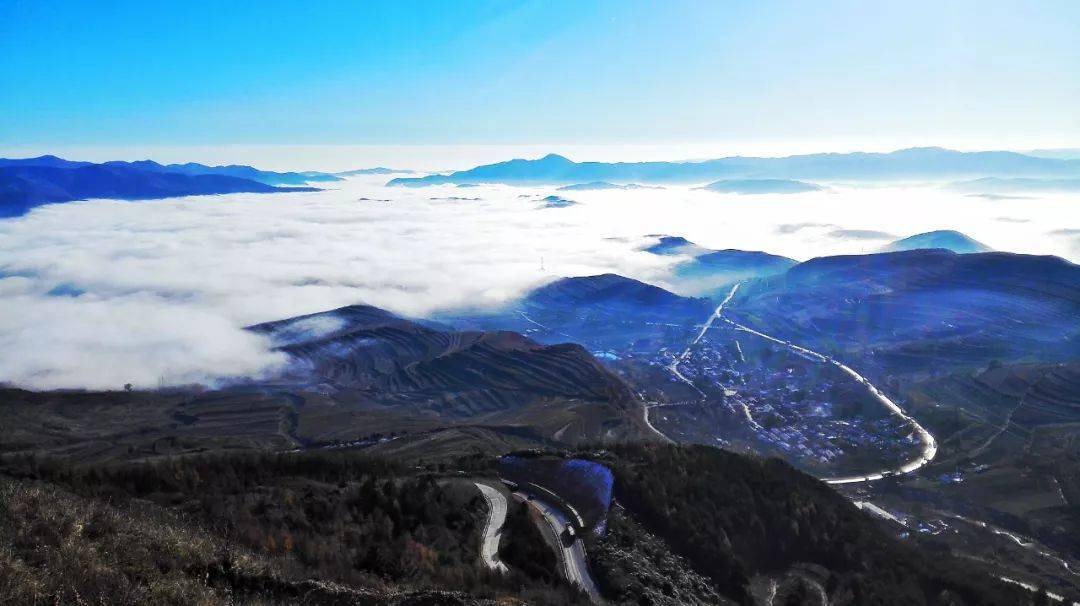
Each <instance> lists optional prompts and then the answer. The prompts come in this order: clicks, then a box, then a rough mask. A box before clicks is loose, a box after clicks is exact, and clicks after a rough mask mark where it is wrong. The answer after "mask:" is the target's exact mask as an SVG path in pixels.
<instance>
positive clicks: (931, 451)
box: [724, 318, 937, 484]
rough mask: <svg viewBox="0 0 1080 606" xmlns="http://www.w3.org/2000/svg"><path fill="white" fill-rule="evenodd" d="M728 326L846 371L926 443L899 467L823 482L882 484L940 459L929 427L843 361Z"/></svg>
mask: <svg viewBox="0 0 1080 606" xmlns="http://www.w3.org/2000/svg"><path fill="white" fill-rule="evenodd" d="M724 322H727V323H728V324H730V325H731V326H733V327H734V328H735V329H736V330H741V331H743V332H746V333H749V334H752V335H755V336H758V337H761V338H762V339H766V340H768V341H772V342H773V343H778V344H780V345H783V346H784V347H787V348H788V349H790V350H792V351H794V352H796V353H799V354H802V355H804V356H806V357H808V358H811V359H813V360H816V361H818V362H825V363H828V364H832V365H834V366H836V367H837V368H839V369H840V370H842V371H844V373H846V374H847V375H848V376H850V377H851V378H853V379H855V381H857V382H858V383H861V384H862V385H863V387H866V389H867V390H868V391H869V392H870V394H871V395H873V396H874V398H876V399H877V401H878V402H880V403H881V404H882V406H884V407H885V408H886V409H888V411H889V412H890V413H891V414H892V415H893V416H895V417H898V418H900V419H902V420H903V421H904V422H905V423H907V424H908V425H909V426H910V427H911V428H912V430H913V431H914V432H915V434H916V435H918V436H919V441H920V442H922V450H921V451H920V452H919V454H918V456H916V457H914V458H913V459H911V460H910V461H907V462H905V463H903V464H902V465H900V466H899V467H895V468H891V469H883V470H881V471H876V472H874V473H868V474H863V475H854V476H842V477H837V478H822V481H824V482H825V483H826V484H854V483H856V482H873V481H874V480H880V479H882V478H887V477H889V476H895V475H903V474H907V473H911V472H913V471H915V470H916V469H919V468H920V467H923V466H924V465H926V464H927V463H929V462H930V461H933V460H934V457H935V456H937V440H935V439H934V436H933V435H932V434H931V433H930V432H929V431H927V430H926V428H925V427H923V426H922V425H920V424H919V422H918V421H916V420H915V418H914V417H912V416H911V415H909V414H907V413H906V412H904V409H903V408H900V406H899V405H897V404H896V402H893V401H892V400H890V399H889V397H888V396H886V395H885V394H883V393H882V392H881V390H880V389H878V388H877V387H875V386H874V384H873V383H871V382H870V381H869V380H868V379H867V378H866V377H864V376H862V375H860V374H859V373H857V372H855V371H854V370H853V369H852V368H851V367H850V366H847V365H845V364H843V363H841V362H840V361H838V360H834V359H832V358H830V357H828V356H824V355H822V354H819V353H818V352H816V351H813V350H811V349H807V348H805V347H800V346H799V345H795V344H794V343H791V342H790V341H784V340H782V339H777V338H776V337H773V336H771V335H767V334H765V333H763V332H760V331H757V330H754V329H752V328H749V327H747V326H743V325H742V324H739V323H738V322H734V321H732V320H729V319H727V318H724Z"/></svg>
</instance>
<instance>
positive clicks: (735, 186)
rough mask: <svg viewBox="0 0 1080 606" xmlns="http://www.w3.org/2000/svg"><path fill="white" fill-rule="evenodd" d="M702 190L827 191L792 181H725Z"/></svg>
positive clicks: (777, 192)
mask: <svg viewBox="0 0 1080 606" xmlns="http://www.w3.org/2000/svg"><path fill="white" fill-rule="evenodd" d="M701 189H705V190H708V191H712V192H716V193H719V194H742V195H754V194H801V193H805V192H808V191H821V190H822V189H825V188H823V187H821V186H820V185H815V184H814V183H806V182H805V181H793V180H791V179H725V180H723V181H716V182H714V183H710V184H708V185H706V186H704V187H702V188H701Z"/></svg>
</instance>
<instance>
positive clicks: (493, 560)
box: [474, 482, 506, 572]
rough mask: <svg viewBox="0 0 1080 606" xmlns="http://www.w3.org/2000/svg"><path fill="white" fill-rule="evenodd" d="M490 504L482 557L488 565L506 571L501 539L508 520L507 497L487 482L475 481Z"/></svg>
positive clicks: (481, 549) (493, 568) (481, 546)
mask: <svg viewBox="0 0 1080 606" xmlns="http://www.w3.org/2000/svg"><path fill="white" fill-rule="evenodd" d="M474 484H476V487H477V488H478V489H480V494H482V495H483V496H484V500H485V501H487V504H488V517H487V525H485V526H484V542H483V543H482V544H481V545H480V557H481V558H482V559H483V560H484V563H485V564H487V567H488V568H490V569H492V570H496V571H498V572H506V564H503V563H502V561H500V560H499V539H500V538H501V537H502V527H503V523H505V522H506V497H505V496H503V494H502V493H501V492H499V491H498V490H495V489H494V488H492V487H491V486H488V485H487V484H482V483H480V482H474Z"/></svg>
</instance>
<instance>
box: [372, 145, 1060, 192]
mask: <svg viewBox="0 0 1080 606" xmlns="http://www.w3.org/2000/svg"><path fill="white" fill-rule="evenodd" d="M980 177H1028V178H1070V177H1077V178H1080V160H1064V159H1057V158H1040V157H1034V156H1028V155H1024V154H1020V153H1015V152H1007V151H984V152H960V151H953V150H948V149H942V148H939V147H918V148H911V149H903V150H899V151H894V152H890V153H865V152H857V153H849V154H809V155H801V156H788V157H784V158H753V157H742V156H732V157H727V158H720V159H716V160H704V161H695V162H616V163H610V162H574V161H572V160H569V159H567V158H565V157H563V156H560V155H557V154H549V155H547V156H544V157H543V158H540V159H537V160H522V159H516V160H509V161H506V162H499V163H497V164H488V165H485V166H478V167H476V168H472V169H469V170H464V171H458V172H453V173H449V174H440V175H428V176H425V177H412V178H398V179H393V180H391V181H390V182H389V185H402V186H412V187H420V186H425V185H436V184H441V183H512V184H520V185H527V184H575V183H591V182H609V183H707V182H710V181H716V180H721V179H723V180H731V179H793V180H797V179H809V180H853V181H864V180H907V179H933V180H937V179H963V178H969V179H971V178H980Z"/></svg>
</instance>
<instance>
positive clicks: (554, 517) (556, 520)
mask: <svg viewBox="0 0 1080 606" xmlns="http://www.w3.org/2000/svg"><path fill="white" fill-rule="evenodd" d="M515 494H517V495H518V496H520V497H521V498H522V499H527V497H526V495H524V494H522V493H515ZM527 502H528V503H529V506H530V507H532V508H533V509H535V510H536V511H537V512H539V513H540V515H542V516H543V517H544V521H546V522H547V524H548V526H549V527H550V528H551V532H553V533H554V534H555V542H556V544H557V545H558V547H557V549H556V551H557V552H558V554H559V560H560V561H561V563H562V565H563V574H564V575H566V579H567V580H568V581H570V582H571V583H573V584H575V585H577V586H578V587H581V588H582V589H583V590H584V591H585V593H587V594H589V599H590V600H592V601H593V603H600V602H601V598H600V590H599V589H598V588H597V587H596V581H594V580H593V578H592V576H591V575H590V574H589V565H588V558H587V557H586V556H585V545H584V544H583V543H582V541H581V540H580V539H578V540H575V541H574V542H573V543H572V544H571V545H570V546H569V547H568V546H566V544H565V543H564V542H563V541H562V531H563V529H564V528H566V525H567V524H568V523H569V522H570V519H569V518H567V517H566V514H564V513H563V512H562V511H561V510H559V509H558V508H556V507H554V506H552V505H550V504H548V503H547V502H545V501H543V500H541V499H538V498H536V497H533V498H532V499H531V500H528V501H527Z"/></svg>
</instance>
